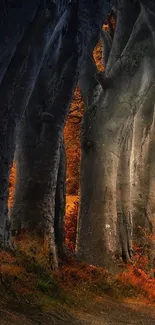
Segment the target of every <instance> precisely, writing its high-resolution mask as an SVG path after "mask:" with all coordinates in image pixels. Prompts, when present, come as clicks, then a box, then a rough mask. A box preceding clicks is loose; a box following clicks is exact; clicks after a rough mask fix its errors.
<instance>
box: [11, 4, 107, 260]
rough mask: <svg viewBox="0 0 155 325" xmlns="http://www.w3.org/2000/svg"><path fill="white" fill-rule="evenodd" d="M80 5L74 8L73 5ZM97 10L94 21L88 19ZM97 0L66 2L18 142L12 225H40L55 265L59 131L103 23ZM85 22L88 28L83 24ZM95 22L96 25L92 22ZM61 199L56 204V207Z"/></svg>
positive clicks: (61, 174)
mask: <svg viewBox="0 0 155 325" xmlns="http://www.w3.org/2000/svg"><path fill="white" fill-rule="evenodd" d="M77 9H78V11H77ZM94 9H96V10H97V17H96V19H97V18H99V19H98V20H96V21H93V20H92V13H93V10H94ZM100 9H101V1H96V3H95V4H91V6H90V7H88V3H87V2H86V1H79V6H78V8H77V6H76V4H75V3H74V2H73V3H70V4H69V5H68V6H67V9H66V12H65V19H64V23H62V26H61V28H60V30H58V33H57V34H56V35H57V37H55V38H54V37H53V38H52V46H51V48H50V50H49V51H48V53H47V55H46V57H45V60H44V63H43V67H42V69H41V72H40V75H39V77H38V80H37V83H36V87H35V90H34V92H33V94H32V96H31V100H30V102H29V106H28V109H27V112H26V116H25V118H24V119H23V124H22V127H21V132H20V135H19V137H18V139H19V141H18V146H17V160H18V169H17V184H16V192H15V202H14V207H13V209H12V212H11V217H12V220H13V229H14V230H15V231H20V230H21V229H29V230H35V231H38V230H39V231H42V235H43V236H47V237H48V240H49V242H50V249H51V254H52V260H53V265H54V266H57V265H58V258H57V251H58V250H59V251H62V248H63V236H64V234H63V216H64V193H63V192H64V182H65V180H64V178H65V164H64V153H63V147H62V148H61V144H62V134H63V128H64V125H65V121H66V117H67V114H68V110H69V106H70V102H71V99H72V94H73V92H74V89H75V86H76V83H77V80H78V74H79V69H80V66H81V63H82V62H83V61H84V60H85V57H86V53H89V51H90V47H91V48H92V47H94V46H95V43H94V40H96V39H97V37H98V34H99V31H100V28H101V26H102V20H103V17H102V15H101V14H102V13H103V9H102V11H100ZM85 22H87V23H88V24H87V28H86V25H85ZM94 27H95V28H94ZM58 204H59V210H58Z"/></svg>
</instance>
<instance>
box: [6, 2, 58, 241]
mask: <svg viewBox="0 0 155 325" xmlns="http://www.w3.org/2000/svg"><path fill="white" fill-rule="evenodd" d="M53 18H54V17H52V15H51V13H50V12H49V11H48V10H46V8H41V9H38V11H37V13H36V15H35V17H34V19H33V21H32V22H31V24H30V25H29V27H28V29H27V31H26V33H25V35H24V37H23V39H22V40H21V41H20V43H19V44H18V46H17V48H16V52H15V54H14V56H13V58H12V60H11V62H10V64H9V66H8V68H7V70H6V73H5V75H4V77H3V80H2V82H1V87H0V101H1V110H0V117H1V118H0V243H1V245H3V244H4V228H5V222H6V211H7V198H8V178H9V172H10V166H11V164H12V160H13V155H14V147H15V139H16V130H17V128H18V126H19V123H20V120H21V118H22V115H23V112H24V110H25V108H26V106H27V104H28V101H29V98H30V96H31V93H32V91H33V87H34V85H35V82H36V79H37V76H38V74H39V71H40V68H41V65H42V61H43V58H44V56H45V53H46V50H47V48H48V46H49V43H50V35H51V30H52V28H53V27H54V26H53V25H54V19H53ZM47 35H48V36H47ZM23 53H24V55H23Z"/></svg>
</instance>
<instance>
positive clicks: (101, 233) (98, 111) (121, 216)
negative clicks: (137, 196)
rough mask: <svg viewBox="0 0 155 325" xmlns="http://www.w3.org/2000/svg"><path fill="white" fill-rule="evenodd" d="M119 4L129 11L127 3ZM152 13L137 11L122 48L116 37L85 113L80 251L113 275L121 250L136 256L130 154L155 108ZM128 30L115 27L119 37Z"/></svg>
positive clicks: (82, 138)
mask: <svg viewBox="0 0 155 325" xmlns="http://www.w3.org/2000/svg"><path fill="white" fill-rule="evenodd" d="M120 2H121V3H122V4H123V3H124V9H125V10H127V7H126V6H125V4H126V1H120ZM148 6H149V5H148ZM149 9H150V8H149ZM147 10H148V8H147ZM147 10H146V11H145V13H146V15H145V14H144V11H143V10H141V11H140V13H139V11H138V13H137V17H138V18H137V20H136V23H135V24H134V21H133V26H132V29H131V35H130V37H129V39H127V38H125V37H122V40H123V48H122V49H121V47H119V48H116V47H117V42H116V40H117V39H118V37H114V43H113V46H112V49H111V51H112V52H113V53H112V54H110V56H109V58H110V60H109V63H107V67H108V68H107V70H106V68H105V73H104V74H100V77H99V78H98V82H99V83H100V84H101V85H100V86H98V96H97V98H94V101H93V100H92V104H91V105H90V107H89V108H88V109H87V110H86V112H85V115H84V120H83V125H82V136H81V141H82V161H81V202H80V212H79V224H78V239H77V248H76V250H77V254H78V256H79V257H80V258H81V259H82V260H85V261H86V262H88V263H89V264H90V263H91V264H96V265H100V266H105V267H108V268H109V269H112V270H113V271H114V269H115V268H117V264H116V260H117V258H118V256H119V252H120V251H121V252H122V257H123V259H125V260H127V261H128V260H130V259H131V257H132V215H131V212H130V175H131V168H130V153H131V140H132V132H133V122H134V116H135V114H136V113H137V112H138V110H140V109H141V108H142V107H146V105H147V103H146V99H147V100H149V101H150V102H151V103H152V105H153V104H154V90H155V83H154V79H155V75H154V67H155V60H154V54H153V53H154V50H155V44H154V43H152V35H153V30H152V24H151V23H152V16H153V15H154V11H151V10H152V9H151V10H150V11H148V12H149V14H147V13H148V12H147ZM126 17H127V16H126ZM120 18H121V17H120V16H119V20H120ZM119 20H117V24H119ZM150 24H151V25H150ZM130 27H131V26H130ZM124 32H126V31H124V30H121V31H120V29H119V28H116V32H115V33H124ZM116 36H118V35H116ZM124 40H126V41H125V43H124ZM116 50H117V51H116ZM115 52H117V57H116V60H114V56H113V54H114V53H115ZM111 58H112V60H111ZM112 62H114V63H112ZM87 82H88V83H89V80H88V81H87ZM101 86H102V88H101ZM87 89H89V87H87ZM88 94H89V93H88ZM85 96H86V94H85ZM127 142H128V147H126V146H127ZM120 173H121V174H120ZM117 188H118V189H120V193H119V194H118V191H117Z"/></svg>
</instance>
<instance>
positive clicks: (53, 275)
mask: <svg viewBox="0 0 155 325" xmlns="http://www.w3.org/2000/svg"><path fill="white" fill-rule="evenodd" d="M77 211H78V197H72V196H69V197H68V199H67V215H68V218H67V222H66V233H67V236H66V238H67V240H66V244H67V245H68V247H70V249H74V248H75V239H76V238H75V229H76V215H77ZM15 244H16V250H15V251H14V252H6V251H0V261H1V263H0V325H155V278H152V277H151V276H150V275H149V274H148V273H147V271H146V270H147V259H146V258H145V256H143V255H140V253H137V255H136V256H135V263H134V264H133V265H129V266H127V265H126V266H125V265H124V264H123V265H121V264H120V271H119V273H118V274H117V275H114V274H113V275H111V274H109V273H108V271H107V270H105V269H103V268H99V267H95V266H93V265H85V264H84V263H78V262H77V261H76V260H75V258H74V257H73V256H72V255H71V256H70V259H69V260H68V259H67V260H66V261H63V262H61V263H60V264H61V265H60V269H59V270H58V271H55V272H54V271H53V270H52V268H51V267H50V266H49V254H48V248H47V247H46V244H45V246H44V245H42V243H41V242H40V241H39V242H38V241H36V238H35V237H29V236H27V235H26V234H23V235H22V236H21V238H19V239H18V241H17V242H16V243H15Z"/></svg>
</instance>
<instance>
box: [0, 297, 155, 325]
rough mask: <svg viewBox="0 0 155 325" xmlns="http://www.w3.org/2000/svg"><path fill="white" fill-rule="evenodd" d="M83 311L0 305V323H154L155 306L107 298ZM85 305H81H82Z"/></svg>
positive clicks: (132, 324)
mask: <svg viewBox="0 0 155 325" xmlns="http://www.w3.org/2000/svg"><path fill="white" fill-rule="evenodd" d="M85 308H86V310H85V311H79V310H78V311H77V310H75V311H73V312H72V314H71V313H70V312H66V311H65V310H64V309H62V310H61V311H60V310H59V311H52V312H51V313H41V312H40V311H38V310H36V309H34V308H30V309H29V308H28V309H27V310H24V309H23V310H22V311H21V312H18V311H16V308H15V309H14V310H13V311H12V310H11V311H10V310H9V309H5V308H4V309H3V308H2V309H0V325H36V324H39V325H155V306H154V305H151V304H150V305H148V304H146V303H145V304H144V303H143V304H142V303H138V302H136V303H133V302H132V303H118V302H115V301H110V299H107V300H105V301H104V302H98V303H96V304H94V303H93V305H92V304H91V305H90V306H87V307H85ZM85 308H84V309H85Z"/></svg>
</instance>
